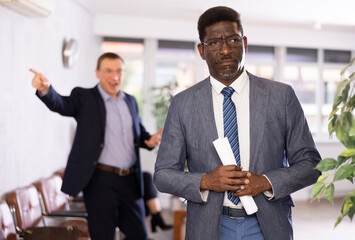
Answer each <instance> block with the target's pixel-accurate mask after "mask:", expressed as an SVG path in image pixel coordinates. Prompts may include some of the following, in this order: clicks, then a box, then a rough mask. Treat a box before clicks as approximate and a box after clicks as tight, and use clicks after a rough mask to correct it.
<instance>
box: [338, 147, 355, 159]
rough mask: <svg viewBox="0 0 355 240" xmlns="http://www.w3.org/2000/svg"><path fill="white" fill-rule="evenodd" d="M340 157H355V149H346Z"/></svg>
mask: <svg viewBox="0 0 355 240" xmlns="http://www.w3.org/2000/svg"><path fill="white" fill-rule="evenodd" d="M339 156H341V157H345V158H346V159H349V158H350V157H352V156H355V148H348V149H345V150H344V151H343V152H342V153H340V155H339Z"/></svg>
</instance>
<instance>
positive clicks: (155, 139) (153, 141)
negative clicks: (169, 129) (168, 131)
mask: <svg viewBox="0 0 355 240" xmlns="http://www.w3.org/2000/svg"><path fill="white" fill-rule="evenodd" d="M163 130H164V128H161V129H159V130H158V132H156V133H155V134H154V135H152V136H151V137H150V138H149V139H148V140H145V141H144V143H145V144H146V145H147V146H148V147H149V148H155V147H156V146H157V145H158V144H159V143H160V142H161V136H160V135H161V133H162V132H163Z"/></svg>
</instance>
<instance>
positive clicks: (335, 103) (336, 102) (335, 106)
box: [333, 84, 343, 110]
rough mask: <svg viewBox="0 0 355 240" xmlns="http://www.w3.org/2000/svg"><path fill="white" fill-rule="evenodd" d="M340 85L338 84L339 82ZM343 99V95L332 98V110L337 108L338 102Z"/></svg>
mask: <svg viewBox="0 0 355 240" xmlns="http://www.w3.org/2000/svg"><path fill="white" fill-rule="evenodd" d="M339 85H340V84H339ZM342 101H343V97H342V96H337V97H336V98H335V99H334V103H333V110H335V109H337V108H338V106H339V104H340V103H341V102H342Z"/></svg>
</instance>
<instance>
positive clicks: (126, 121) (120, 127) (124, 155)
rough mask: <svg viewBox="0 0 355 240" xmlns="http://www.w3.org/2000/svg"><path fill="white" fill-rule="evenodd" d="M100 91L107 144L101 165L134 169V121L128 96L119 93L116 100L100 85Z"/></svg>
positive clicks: (100, 161)
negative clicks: (126, 99)
mask: <svg viewBox="0 0 355 240" xmlns="http://www.w3.org/2000/svg"><path fill="white" fill-rule="evenodd" d="M98 89H99V92H100V94H101V96H102V99H103V100H104V103H105V108H106V129H105V143H104V148H103V150H102V152H101V155H100V158H99V163H102V164H105V165H109V166H113V167H118V168H130V167H133V165H134V164H135V162H136V154H135V150H134V134H133V120H132V115H131V112H130V110H129V108H128V105H127V103H126V101H125V97H126V96H125V94H124V92H122V91H119V92H118V98H117V100H115V99H113V98H112V97H111V96H110V95H108V94H107V93H106V92H105V90H103V88H102V87H101V85H100V84H99V85H98Z"/></svg>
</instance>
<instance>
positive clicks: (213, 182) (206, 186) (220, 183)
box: [200, 165, 251, 192]
mask: <svg viewBox="0 0 355 240" xmlns="http://www.w3.org/2000/svg"><path fill="white" fill-rule="evenodd" d="M250 175H251V173H250V172H243V171H242V168H241V167H238V166H236V165H227V166H219V167H217V168H215V169H214V170H213V171H212V172H209V173H206V174H204V175H203V176H202V179H201V183H200V189H201V190H202V191H204V190H212V191H215V192H225V191H227V190H230V191H239V190H242V189H244V188H245V186H246V185H247V184H248V183H249V181H250V180H249V177H250Z"/></svg>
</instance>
